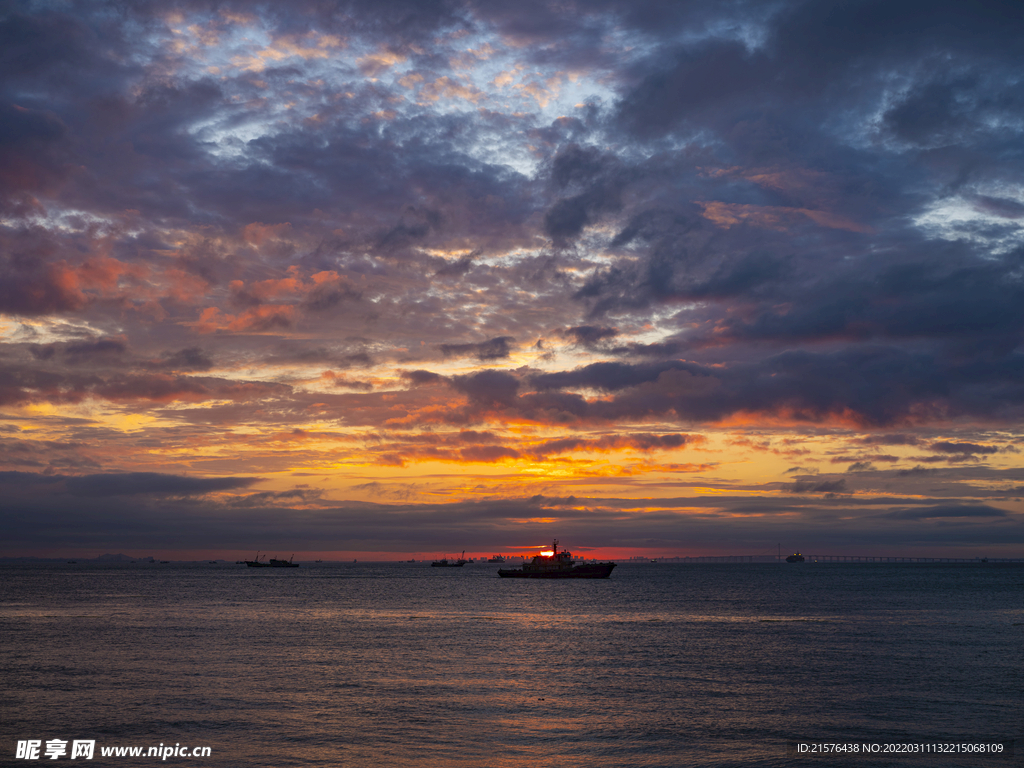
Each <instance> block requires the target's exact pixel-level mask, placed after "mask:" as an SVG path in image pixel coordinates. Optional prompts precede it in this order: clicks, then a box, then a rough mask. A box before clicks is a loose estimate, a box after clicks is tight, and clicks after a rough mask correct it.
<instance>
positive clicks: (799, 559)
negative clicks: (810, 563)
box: [786, 552, 804, 563]
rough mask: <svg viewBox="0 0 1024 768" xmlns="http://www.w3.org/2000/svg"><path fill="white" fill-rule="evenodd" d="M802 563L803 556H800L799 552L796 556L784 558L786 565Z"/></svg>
mask: <svg viewBox="0 0 1024 768" xmlns="http://www.w3.org/2000/svg"><path fill="white" fill-rule="evenodd" d="M803 561H804V556H803V555H801V554H800V553H799V552H797V553H796V554H793V555H790V556H789V557H787V558H786V562H787V563H802V562H803Z"/></svg>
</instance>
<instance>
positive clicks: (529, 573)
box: [498, 539, 616, 579]
mask: <svg viewBox="0 0 1024 768" xmlns="http://www.w3.org/2000/svg"><path fill="white" fill-rule="evenodd" d="M615 565H616V564H615V563H585V562H583V561H582V560H581V561H579V562H577V561H576V560H574V559H573V556H572V552H569V551H567V550H563V551H561V552H559V551H558V539H555V542H554V544H552V545H551V553H550V554H548V553H547V552H541V553H540V554H539V555H536V556H535V557H534V558H533V560H531V561H530V562H529V563H523V567H522V568H516V569H513V570H505V569H504V568H499V569H498V575H499V576H501V577H502V578H503V579H507V578H518V579H607V578H608V577H609V576H611V574H612V569H613V568H615Z"/></svg>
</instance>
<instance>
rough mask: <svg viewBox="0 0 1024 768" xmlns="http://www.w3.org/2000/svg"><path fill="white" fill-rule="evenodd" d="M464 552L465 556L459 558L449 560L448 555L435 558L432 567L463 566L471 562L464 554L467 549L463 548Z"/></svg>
mask: <svg viewBox="0 0 1024 768" xmlns="http://www.w3.org/2000/svg"><path fill="white" fill-rule="evenodd" d="M462 554H463V557H460V558H459V559H458V560H449V559H448V555H445V556H444V557H442V558H441V559H440V560H435V561H434V562H432V563H431V564H430V567H431V568H461V567H462V566H464V565H465V564H466V563H468V562H469V561H468V560H465V559H464V556H465V554H466V550H462Z"/></svg>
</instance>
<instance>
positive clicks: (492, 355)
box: [441, 336, 516, 362]
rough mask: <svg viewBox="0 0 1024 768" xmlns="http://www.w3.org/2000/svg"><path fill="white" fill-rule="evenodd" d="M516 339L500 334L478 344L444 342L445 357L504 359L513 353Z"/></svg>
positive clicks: (443, 352)
mask: <svg viewBox="0 0 1024 768" xmlns="http://www.w3.org/2000/svg"><path fill="white" fill-rule="evenodd" d="M515 342H516V340H515V339H514V338H512V337H511V336H498V337H496V338H493V339H488V340H487V341H481V342H480V343H478V344H442V345H441V354H443V355H444V356H445V357H475V358H476V359H477V360H480V361H482V362H486V361H488V360H504V359H506V358H507V357H508V356H509V355H511V354H512V349H513V347H514V345H515Z"/></svg>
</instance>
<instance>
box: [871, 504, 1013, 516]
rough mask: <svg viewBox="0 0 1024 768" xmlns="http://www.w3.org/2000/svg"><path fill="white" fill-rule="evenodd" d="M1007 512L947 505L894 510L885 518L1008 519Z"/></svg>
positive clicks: (978, 505)
mask: <svg viewBox="0 0 1024 768" xmlns="http://www.w3.org/2000/svg"><path fill="white" fill-rule="evenodd" d="M1006 516H1007V514H1006V510H1003V509H999V508H997V507H990V506H987V505H985V504H977V505H962V504H945V505H939V506H934V507H915V508H912V509H894V510H892V511H891V512H888V513H886V514H885V515H884V517H887V518H891V519H893V520H931V519H935V518H973V517H981V518H993V517H1006Z"/></svg>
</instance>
